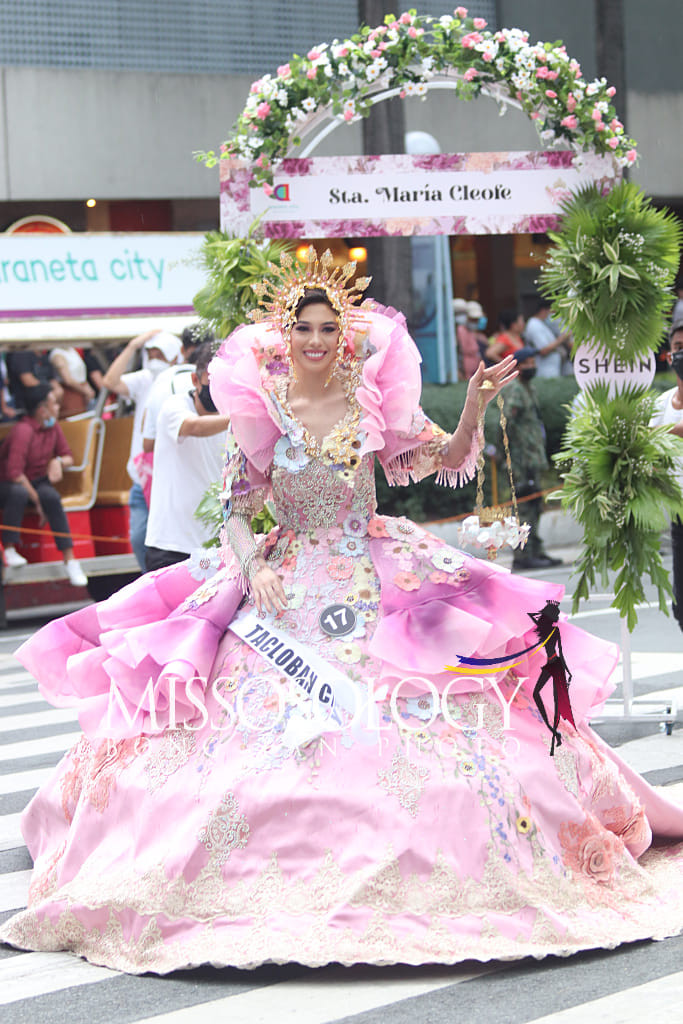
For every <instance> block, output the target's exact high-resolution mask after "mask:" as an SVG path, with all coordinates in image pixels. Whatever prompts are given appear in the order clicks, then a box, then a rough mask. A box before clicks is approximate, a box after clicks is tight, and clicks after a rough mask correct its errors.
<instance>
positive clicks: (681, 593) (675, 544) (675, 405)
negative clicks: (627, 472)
mask: <svg viewBox="0 0 683 1024" xmlns="http://www.w3.org/2000/svg"><path fill="white" fill-rule="evenodd" d="M667 361H668V363H669V365H670V366H672V367H673V369H674V372H675V374H676V387H675V388H671V389H670V390H669V391H665V392H664V393H663V394H662V395H660V396H659V398H658V399H657V406H656V409H655V414H654V416H653V417H652V419H651V420H650V426H653V427H661V426H664V425H665V424H670V425H671V433H672V434H675V435H676V436H677V437H680V438H682V439H683V319H681V320H677V321H676V322H675V323H674V324H672V326H671V329H670V331H669V352H668V355H667ZM676 476H677V479H678V482H679V484H680V486H681V487H682V488H683V440H682V441H681V456H680V458H679V459H678V472H677V474H676ZM671 552H672V555H673V592H674V595H673V605H672V611H673V614H674V618H675V619H676V621H677V622H678V625H679V626H680V628H681V629H683V509H682V510H681V515H680V516H677V517H676V518H675V519H673V520H672V521H671Z"/></svg>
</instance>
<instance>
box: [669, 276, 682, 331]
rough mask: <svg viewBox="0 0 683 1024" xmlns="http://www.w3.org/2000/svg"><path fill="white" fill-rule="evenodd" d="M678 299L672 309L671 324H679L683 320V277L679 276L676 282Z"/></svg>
mask: <svg viewBox="0 0 683 1024" xmlns="http://www.w3.org/2000/svg"><path fill="white" fill-rule="evenodd" d="M675 291H676V301H675V303H674V308H673V310H672V311H671V324H672V326H673V324H678V323H681V322H683V278H679V279H678V281H677V282H676V289H675Z"/></svg>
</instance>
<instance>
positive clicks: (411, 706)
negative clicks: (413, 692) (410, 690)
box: [406, 693, 434, 722]
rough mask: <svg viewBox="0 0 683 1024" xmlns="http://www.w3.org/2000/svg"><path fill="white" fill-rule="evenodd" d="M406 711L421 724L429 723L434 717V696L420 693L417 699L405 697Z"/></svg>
mask: <svg viewBox="0 0 683 1024" xmlns="http://www.w3.org/2000/svg"><path fill="white" fill-rule="evenodd" d="M406 711H407V712H408V714H409V715H413V716H414V717H415V718H419V719H420V721H421V722H429V721H430V720H431V718H432V717H433V715H434V695H433V694H431V693H421V694H420V695H419V696H417V697H407V698H406Z"/></svg>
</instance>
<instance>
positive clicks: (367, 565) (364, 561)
mask: <svg viewBox="0 0 683 1024" xmlns="http://www.w3.org/2000/svg"><path fill="white" fill-rule="evenodd" d="M374 579H375V567H374V565H373V564H372V562H371V561H370V559H369V558H365V557H363V558H359V559H358V560H357V561H356V565H355V567H354V570H353V581H354V583H355V584H356V585H357V586H359V587H362V586H367V585H368V584H369V583H370V582H371V581H372V580H374Z"/></svg>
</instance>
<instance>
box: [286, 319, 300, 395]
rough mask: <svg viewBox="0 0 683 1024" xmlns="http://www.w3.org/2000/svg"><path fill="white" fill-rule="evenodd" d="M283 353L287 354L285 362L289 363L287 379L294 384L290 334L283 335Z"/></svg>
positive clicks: (295, 377) (294, 371) (295, 379)
mask: <svg viewBox="0 0 683 1024" xmlns="http://www.w3.org/2000/svg"><path fill="white" fill-rule="evenodd" d="M285 351H286V353H287V362H288V363H289V379H290V380H291V382H292V384H296V382H297V376H296V370H295V369H294V359H293V358H292V332H291V331H290V332H289V334H286V335H285Z"/></svg>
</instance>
